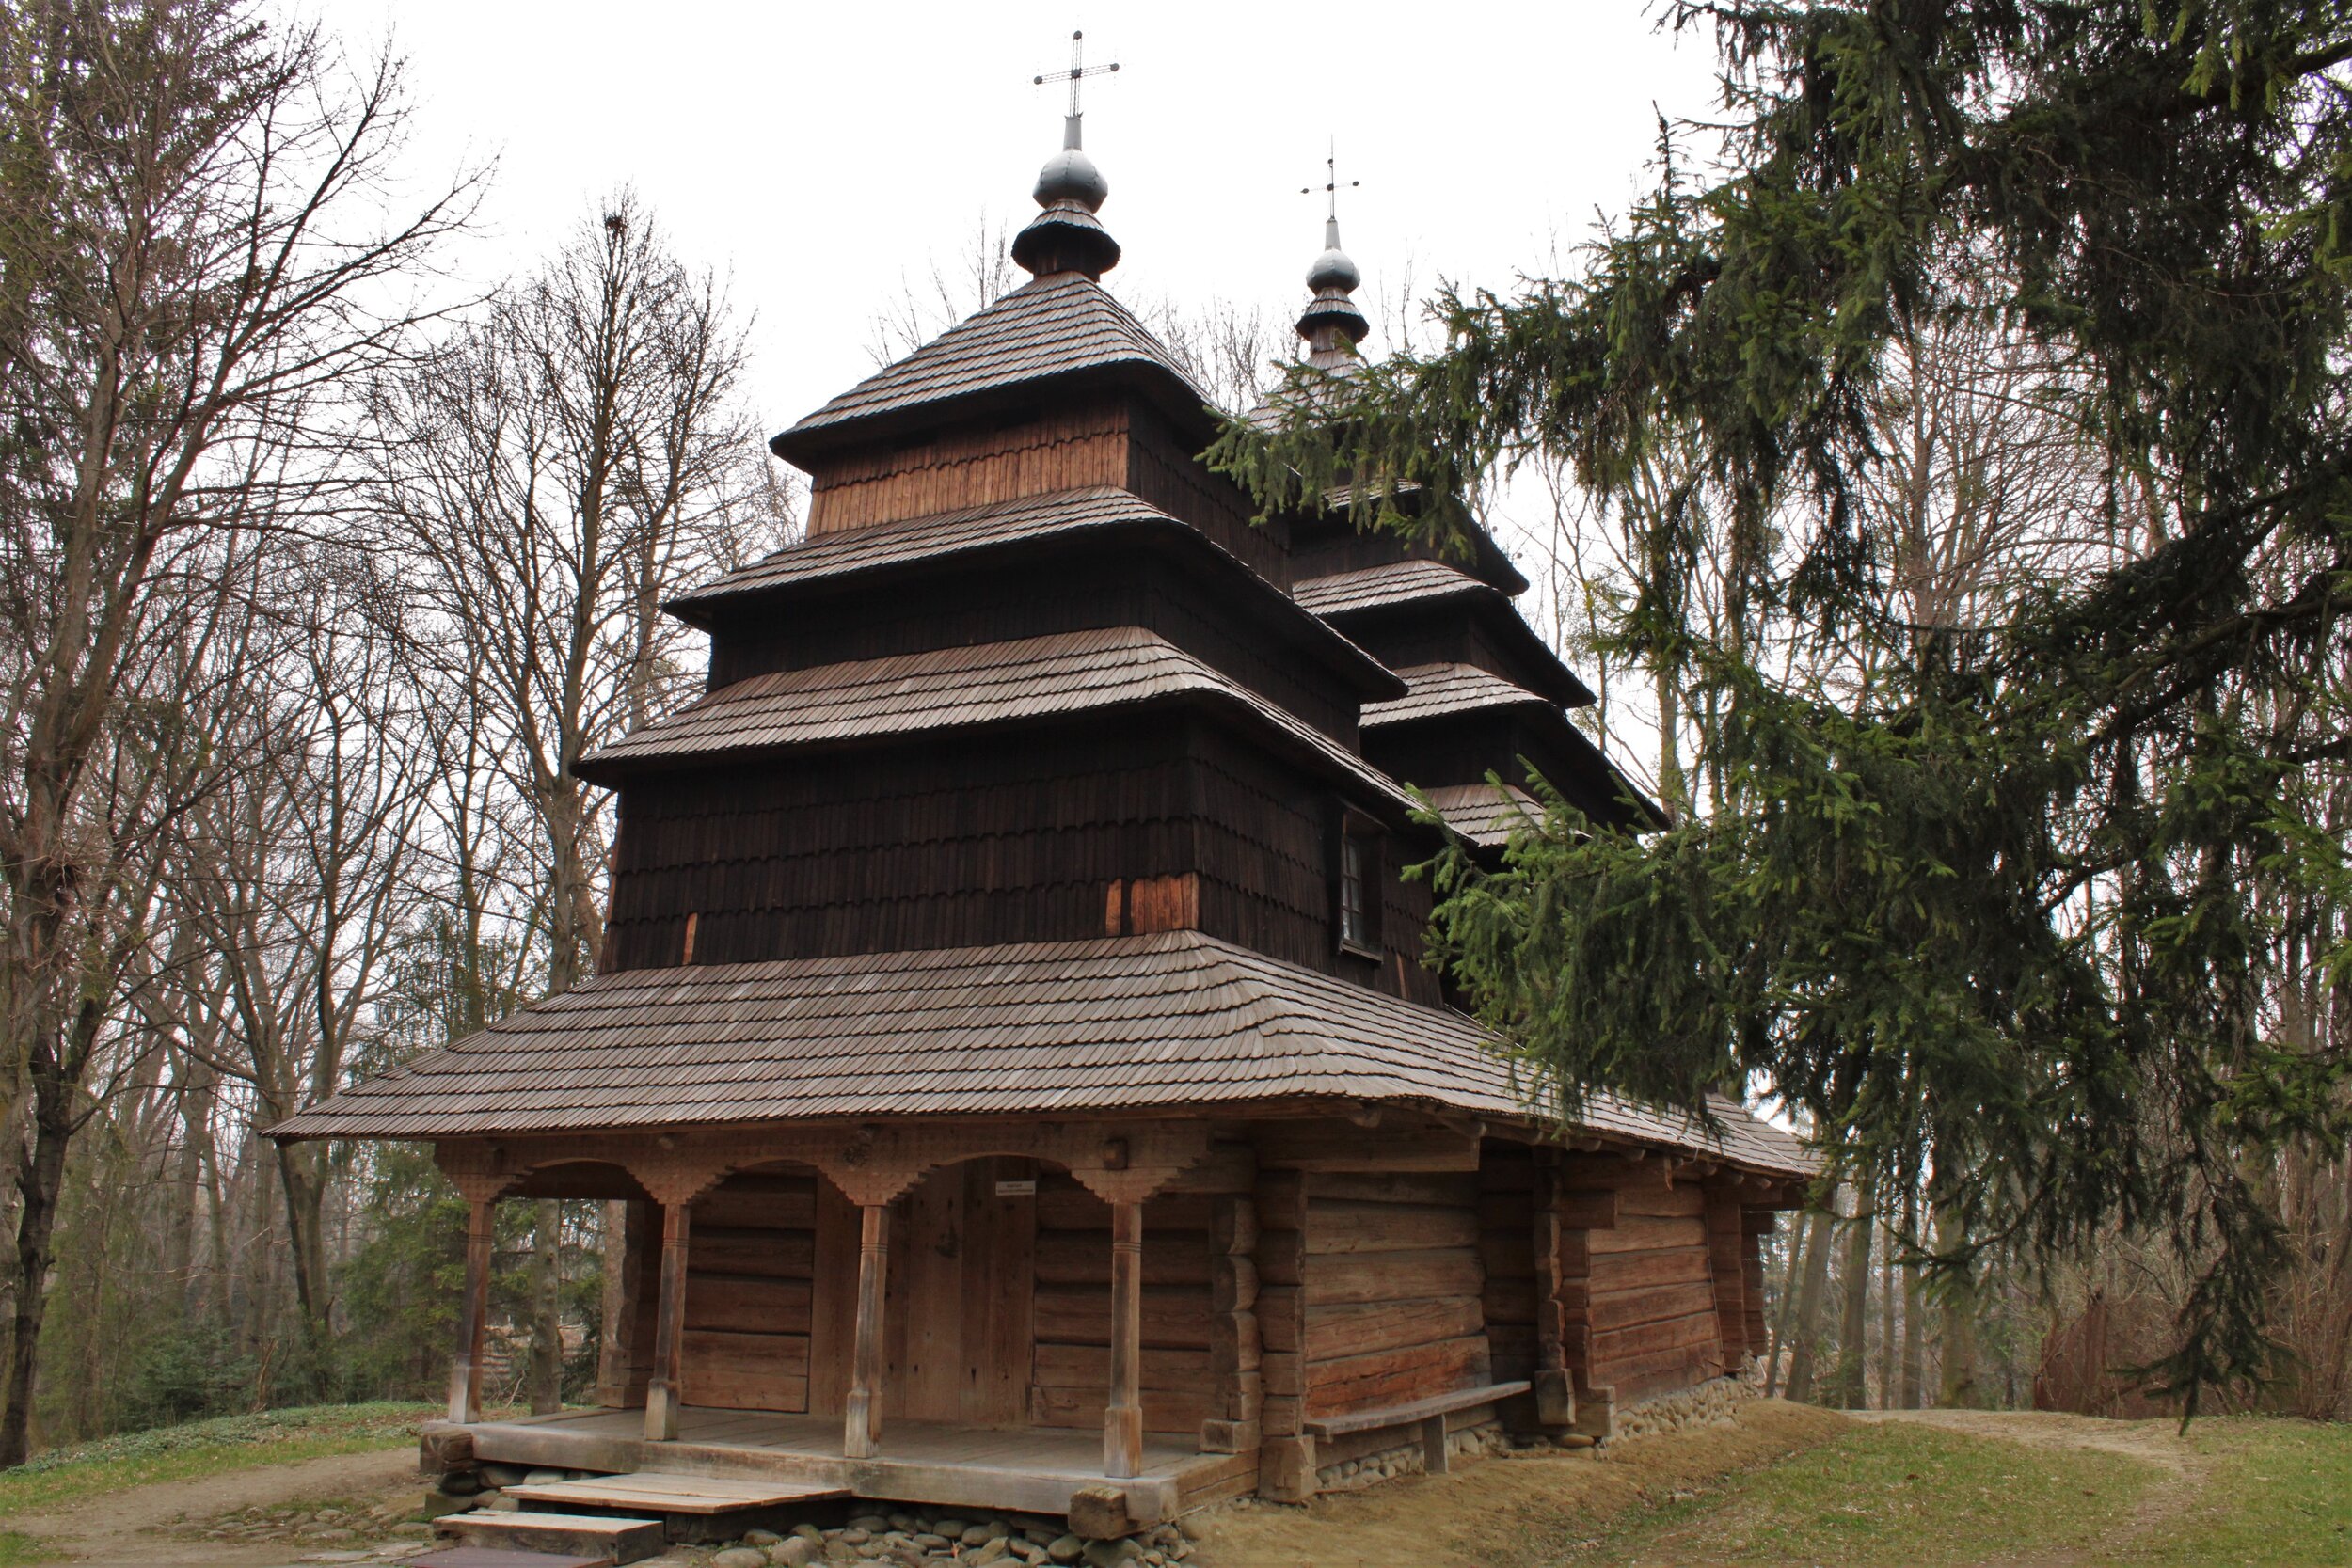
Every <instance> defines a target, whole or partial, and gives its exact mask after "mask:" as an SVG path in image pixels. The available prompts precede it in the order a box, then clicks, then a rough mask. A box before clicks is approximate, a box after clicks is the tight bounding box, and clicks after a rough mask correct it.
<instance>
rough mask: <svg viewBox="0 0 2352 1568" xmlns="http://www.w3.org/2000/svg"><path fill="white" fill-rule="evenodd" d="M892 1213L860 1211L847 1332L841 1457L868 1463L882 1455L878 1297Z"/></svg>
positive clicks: (871, 1208)
mask: <svg viewBox="0 0 2352 1568" xmlns="http://www.w3.org/2000/svg"><path fill="white" fill-rule="evenodd" d="M889 1269H890V1210H889V1208H888V1206H887V1205H885V1204H881V1203H868V1204H864V1205H861V1206H860V1208H859V1210H858V1242H857V1323H856V1326H855V1328H854V1329H853V1330H852V1331H851V1332H852V1335H853V1338H852V1339H851V1348H850V1393H849V1398H848V1400H847V1401H846V1402H844V1405H843V1415H842V1427H841V1452H842V1455H843V1456H844V1457H845V1458H849V1459H871V1458H873V1457H874V1455H875V1454H877V1453H878V1452H880V1451H881V1449H882V1351H883V1346H882V1292H883V1290H884V1288H885V1287H886V1286H887V1284H888V1283H889Z"/></svg>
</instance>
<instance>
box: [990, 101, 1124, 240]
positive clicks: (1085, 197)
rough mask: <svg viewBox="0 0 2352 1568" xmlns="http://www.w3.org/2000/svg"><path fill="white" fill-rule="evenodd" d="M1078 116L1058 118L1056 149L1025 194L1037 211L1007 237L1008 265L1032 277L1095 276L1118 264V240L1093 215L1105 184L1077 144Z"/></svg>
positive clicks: (1108, 189)
mask: <svg viewBox="0 0 2352 1568" xmlns="http://www.w3.org/2000/svg"><path fill="white" fill-rule="evenodd" d="M1082 118H1083V117H1081V116H1078V115H1070V116H1067V117H1065V118H1064V119H1063V120H1062V144H1061V150H1060V151H1059V152H1057V153H1055V154H1054V155H1053V156H1052V157H1051V158H1048V159H1047V160H1046V161H1045V166H1044V168H1042V169H1041V170H1040V171H1039V172H1038V177H1037V189H1036V190H1034V191H1033V192H1031V193H1030V194H1031V195H1033V196H1035V197H1036V198H1037V204H1038V206H1040V207H1041V208H1042V209H1043V211H1042V212H1041V213H1039V214H1038V215H1037V216H1036V217H1034V218H1032V219H1030V220H1029V226H1028V227H1027V228H1026V229H1024V230H1021V232H1020V233H1018V234H1015V235H1014V236H1013V238H1012V259H1013V261H1016V262H1018V263H1019V264H1020V265H1022V266H1023V267H1025V268H1026V269H1027V270H1028V271H1029V272H1030V273H1031V274H1032V275H1033V276H1035V277H1047V276H1049V275H1050V274H1053V273H1057V272H1078V273H1084V274H1085V275H1086V276H1087V277H1096V278H1099V277H1102V276H1103V275H1104V273H1106V272H1108V271H1110V270H1111V268H1113V267H1115V266H1117V265H1119V242H1118V241H1117V240H1114V239H1112V238H1111V234H1110V230H1107V229H1105V228H1104V227H1103V225H1102V223H1101V221H1100V220H1098V219H1097V218H1096V217H1095V215H1094V214H1095V213H1096V212H1097V211H1098V210H1099V209H1100V208H1101V207H1102V205H1103V202H1104V198H1107V197H1108V196H1109V195H1110V194H1111V182H1109V181H1107V180H1105V179H1104V178H1103V171H1102V170H1101V169H1098V168H1096V167H1095V166H1094V160H1093V159H1091V158H1089V157H1088V156H1087V155H1086V150H1085V149H1084V148H1083V147H1081V146H1080V145H1079V138H1080V132H1079V125H1080V121H1081V119H1082Z"/></svg>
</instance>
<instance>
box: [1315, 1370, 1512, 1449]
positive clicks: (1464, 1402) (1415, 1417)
mask: <svg viewBox="0 0 2352 1568" xmlns="http://www.w3.org/2000/svg"><path fill="white" fill-rule="evenodd" d="M1527 1390H1528V1385H1527V1384H1526V1383H1525V1382H1512V1383H1489V1384H1481V1385H1479V1386H1476V1387H1471V1388H1455V1389H1452V1390H1450V1391H1448V1392H1446V1393H1443V1394H1432V1395H1430V1396H1428V1397H1427V1398H1424V1399H1418V1400H1408V1401H1406V1402H1404V1403H1402V1404H1391V1405H1384V1406H1381V1407H1379V1408H1377V1409H1373V1410H1352V1411H1349V1412H1347V1413H1346V1414H1344V1415H1339V1416H1318V1417H1316V1418H1314V1419H1312V1420H1311V1421H1309V1422H1308V1423H1307V1430H1308V1431H1309V1432H1311V1433H1313V1434H1314V1435H1315V1436H1317V1437H1337V1436H1340V1435H1342V1434H1343V1433H1352V1432H1377V1431H1379V1430H1381V1429H1382V1428H1384V1427H1400V1426H1411V1425H1415V1424H1418V1423H1419V1422H1422V1421H1423V1420H1426V1419H1428V1418H1431V1417H1433V1416H1435V1417H1443V1416H1445V1415H1447V1414H1448V1413H1450V1412H1452V1411H1456V1410H1470V1409H1474V1408H1476V1407H1477V1406H1479V1405H1482V1404H1493V1403H1494V1402H1497V1401H1499V1400H1507V1399H1509V1398H1511V1397H1512V1396H1513V1395H1514V1394H1524V1393H1526V1392H1527Z"/></svg>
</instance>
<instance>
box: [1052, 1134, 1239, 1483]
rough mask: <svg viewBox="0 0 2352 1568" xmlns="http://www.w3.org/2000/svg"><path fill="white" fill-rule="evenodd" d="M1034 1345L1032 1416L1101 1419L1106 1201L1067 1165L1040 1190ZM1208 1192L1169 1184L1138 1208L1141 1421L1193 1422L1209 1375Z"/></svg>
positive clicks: (1067, 1422) (1205, 1413) (1159, 1428)
mask: <svg viewBox="0 0 2352 1568" xmlns="http://www.w3.org/2000/svg"><path fill="white" fill-rule="evenodd" d="M1036 1204H1037V1226H1038V1230H1037V1349H1036V1356H1035V1362H1034V1371H1033V1373H1032V1376H1033V1379H1034V1386H1033V1389H1032V1391H1031V1395H1030V1414H1031V1418H1033V1419H1034V1420H1035V1421H1036V1422H1037V1423H1038V1424H1039V1425H1041V1426H1054V1427H1100V1426H1101V1425H1102V1424H1103V1405H1104V1391H1105V1390H1106V1389H1107V1388H1108V1386H1109V1376H1110V1321H1111V1320H1110V1280H1111V1212H1110V1205H1108V1204H1106V1203H1104V1201H1103V1200H1102V1199H1101V1198H1099V1197H1096V1196H1094V1195H1093V1194H1092V1193H1089V1192H1088V1191H1087V1190H1086V1189H1085V1188H1084V1187H1081V1186H1080V1185H1078V1183H1077V1182H1076V1181H1074V1180H1072V1179H1071V1178H1070V1177H1069V1175H1068V1174H1066V1173H1064V1172H1059V1171H1050V1170H1049V1171H1046V1172H1044V1173H1042V1174H1041V1175H1040V1177H1039V1178H1038V1191H1037V1199H1036ZM1213 1274H1214V1269H1213V1267H1212V1259H1211V1252H1210V1243H1209V1199H1208V1198H1207V1197H1206V1196H1201V1195H1197V1194H1167V1195H1163V1196H1159V1197H1156V1198H1153V1199H1152V1201H1150V1202H1149V1203H1146V1204H1145V1205H1144V1206H1143V1363H1142V1365H1143V1425H1144V1430H1145V1431H1147V1432H1166V1433H1184V1434H1185V1435H1187V1436H1190V1435H1193V1434H1196V1433H1199V1432H1200V1423H1201V1422H1202V1421H1204V1420H1206V1419H1208V1418H1209V1415H1210V1410H1211V1403H1212V1398H1213V1395H1214V1393H1215V1390H1216V1377H1215V1375H1214V1369H1213V1366H1212V1356H1211V1353H1210V1336H1209V1320H1210V1282H1211V1279H1212V1276H1213Z"/></svg>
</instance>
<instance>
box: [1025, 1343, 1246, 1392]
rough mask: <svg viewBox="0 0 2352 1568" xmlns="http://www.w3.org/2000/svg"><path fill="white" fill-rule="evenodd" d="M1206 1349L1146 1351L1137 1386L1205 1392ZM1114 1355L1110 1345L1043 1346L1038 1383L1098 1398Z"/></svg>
mask: <svg viewBox="0 0 2352 1568" xmlns="http://www.w3.org/2000/svg"><path fill="white" fill-rule="evenodd" d="M1209 1371H1210V1367H1209V1353H1208V1352H1207V1351H1205V1350H1150V1349H1147V1350H1144V1351H1143V1352H1142V1353H1141V1354H1139V1355H1138V1356H1137V1358H1136V1386H1138V1387H1140V1388H1144V1389H1157V1390H1163V1391H1165V1390H1176V1389H1187V1388H1189V1389H1205V1388H1206V1387H1207V1386H1208V1381H1209ZM1110 1375H1111V1353H1110V1347H1109V1346H1107V1345H1040V1346H1038V1347H1037V1381H1038V1384H1039V1386H1041V1387H1048V1388H1089V1389H1092V1390H1093V1391H1094V1392H1095V1393H1096V1394H1097V1395H1100V1394H1101V1393H1102V1392H1103V1390H1104V1388H1106V1387H1108V1386H1109V1385H1110Z"/></svg>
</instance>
